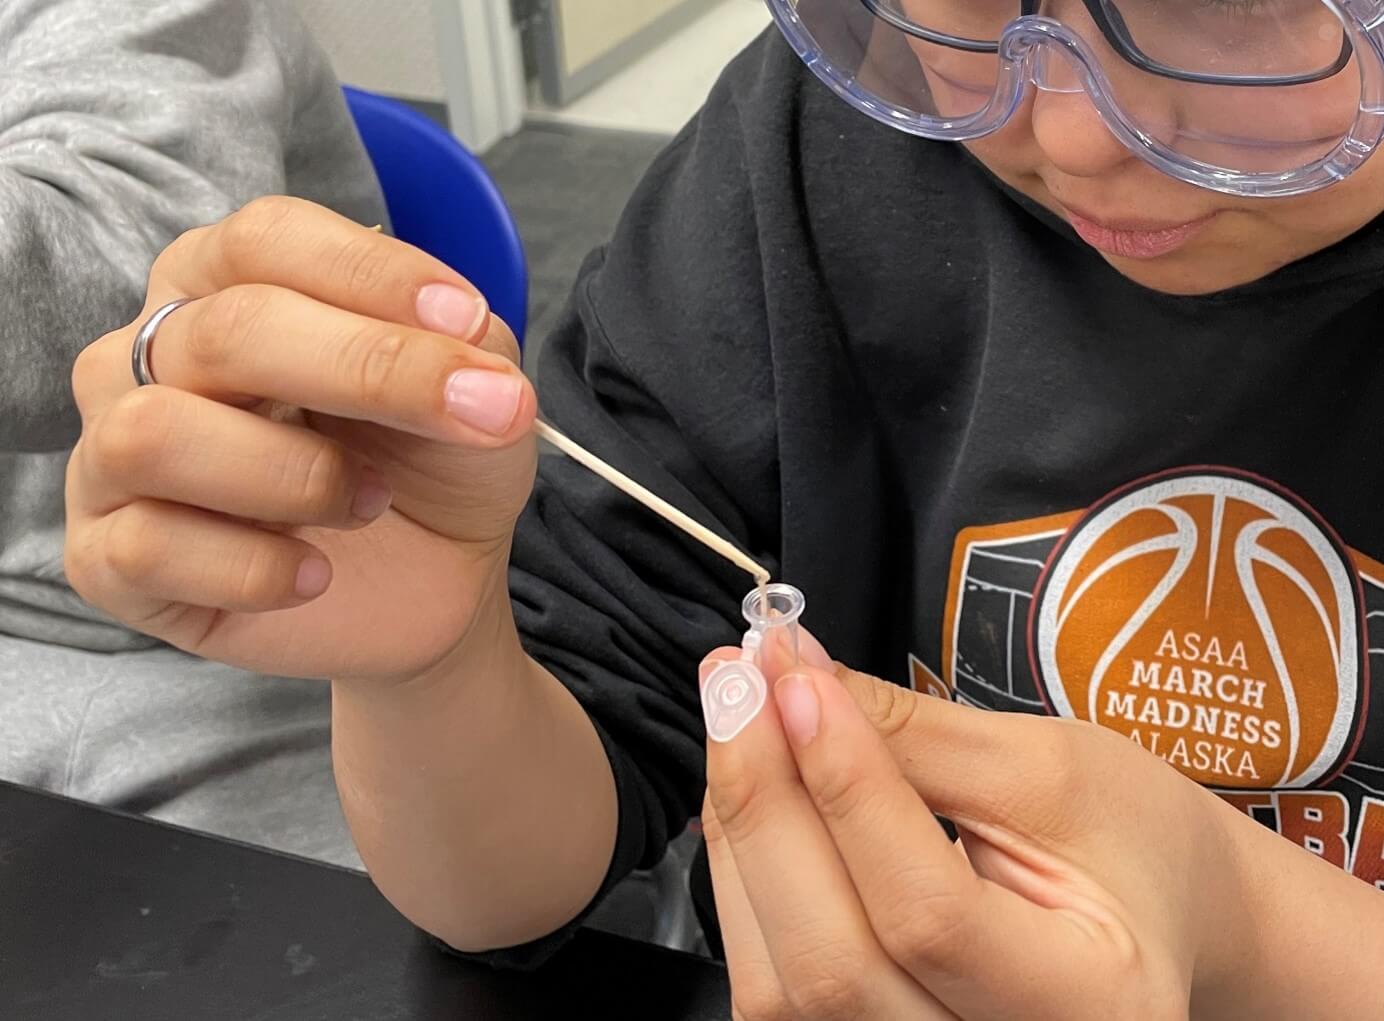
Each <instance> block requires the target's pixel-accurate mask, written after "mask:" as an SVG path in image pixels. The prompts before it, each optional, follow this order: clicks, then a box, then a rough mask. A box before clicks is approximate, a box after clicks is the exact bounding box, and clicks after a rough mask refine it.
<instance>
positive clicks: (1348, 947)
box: [1208, 806, 1384, 1021]
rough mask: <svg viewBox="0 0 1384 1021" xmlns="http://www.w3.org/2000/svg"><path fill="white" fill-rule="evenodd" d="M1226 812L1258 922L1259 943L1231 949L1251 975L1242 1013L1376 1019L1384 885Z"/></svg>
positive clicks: (1383, 963)
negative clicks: (1364, 879) (1365, 880)
mask: <svg viewBox="0 0 1384 1021" xmlns="http://www.w3.org/2000/svg"><path fill="white" fill-rule="evenodd" d="M1226 811H1227V813H1228V814H1230V815H1232V816H1233V818H1232V819H1231V820H1230V821H1229V822H1228V824H1227V825H1228V827H1229V828H1230V831H1231V833H1232V834H1233V835H1234V839H1235V841H1236V844H1237V847H1238V852H1239V860H1240V863H1241V865H1240V872H1241V875H1242V876H1243V877H1244V880H1243V894H1244V896H1245V898H1246V900H1247V901H1248V904H1249V908H1250V913H1251V917H1253V918H1254V919H1255V922H1256V926H1255V931H1254V933H1253V934H1252V939H1251V940H1249V941H1247V942H1246V944H1245V945H1244V946H1242V947H1231V948H1229V950H1230V952H1231V953H1232V954H1234V955H1235V957H1236V959H1237V963H1238V966H1239V968H1240V969H1242V971H1243V973H1244V974H1248V975H1252V976H1253V980H1252V981H1249V982H1242V983H1239V984H1238V985H1237V987H1236V992H1237V996H1236V997H1235V999H1234V1000H1233V1003H1234V1005H1235V1011H1236V1016H1242V1017H1257V1018H1266V1019H1272V1018H1283V1019H1285V1021H1287V1019H1290V1018H1291V1019H1301V1018H1323V1019H1325V1018H1342V1017H1361V1018H1363V1017H1371V1016H1374V1014H1376V1013H1377V1012H1378V1011H1379V1009H1380V1003H1381V1000H1384V992H1382V991H1381V988H1380V984H1379V983H1380V974H1381V968H1382V967H1384V891H1382V890H1379V889H1377V888H1374V887H1372V886H1370V885H1368V884H1366V883H1363V882H1361V881H1360V880H1359V879H1356V878H1355V877H1354V876H1352V875H1350V874H1349V873H1347V872H1344V871H1342V870H1341V869H1339V868H1337V867H1335V866H1334V865H1332V864H1330V863H1328V862H1326V861H1324V860H1322V859H1321V858H1319V857H1317V856H1316V855H1314V854H1311V853H1309V852H1307V851H1304V850H1303V849H1302V848H1300V847H1297V846H1296V845H1294V844H1292V843H1290V842H1289V841H1287V840H1284V839H1283V838H1282V837H1280V836H1278V835H1277V834H1276V833H1274V832H1273V831H1271V830H1269V829H1267V828H1265V827H1263V826H1260V825H1259V824H1258V823H1255V822H1252V821H1251V820H1249V819H1248V818H1246V817H1245V816H1243V815H1242V814H1241V813H1239V812H1237V811H1235V810H1233V809H1230V808H1229V807H1228V806H1227V808H1226ZM1232 967H1234V966H1233V965H1232ZM1208 1016H1222V1015H1219V1014H1216V1013H1215V1012H1214V1011H1211V1012H1208ZM1225 1016H1231V1015H1230V1014H1226V1015H1225Z"/></svg>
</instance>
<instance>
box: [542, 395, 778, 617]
mask: <svg viewBox="0 0 1384 1021" xmlns="http://www.w3.org/2000/svg"><path fill="white" fill-rule="evenodd" d="M533 431H534V432H536V433H537V434H538V435H539V436H541V437H543V439H545V440H547V441H548V442H549V443H551V444H552V445H553V446H555V447H557V449H558V450H560V451H562V452H563V453H564V454H566V455H567V456H568V457H570V458H571V459H572V460H573V461H576V462H577V463H578V464H581V465H584V466H585V467H587V468H589V469H590V470H591V471H593V472H595V473H596V474H597V475H599V476H600V477H601V478H603V479H605V480H606V481H607V482H609V483H610V484H611V485H612V486H614V487H615V488H616V489H618V490H620V491H621V492H622V493H625V494H626V495H628V496H631V497H633V498H634V499H636V500H638V501H639V502H640V503H642V504H643V505H644V506H645V507H647V508H649V510H651V511H653V512H654V513H655V514H657V515H658V516H659V517H661V518H663V519H664V520H665V521H668V522H670V523H672V524H674V525H676V526H677V527H678V528H680V529H682V530H683V531H684V532H686V533H687V534H688V535H690V536H692V538H694V539H696V540H697V541H698V542H700V543H701V544H702V545H703V546H705V547H706V548H707V549H710V550H712V551H714V552H716V553H719V554H720V555H721V556H723V557H725V558H726V559H727V560H729V561H730V562H731V563H732V564H734V565H735V566H736V567H738V568H740V569H741V570H742V571H745V572H747V573H748V574H750V575H751V576H753V578H754V580H755V582H756V583H757V584H758V585H759V586H760V587H761V590H762V588H763V586H764V585H766V584H767V583H768V581H769V577H770V575H769V572H768V571H767V570H765V568H764V566H763V565H762V564H758V563H756V562H755V561H753V560H751V559H750V558H749V557H747V556H746V555H745V554H744V553H742V552H740V550H738V549H736V548H735V547H734V546H732V545H731V544H730V543H728V542H726V540H725V539H722V538H721V537H720V536H719V535H717V534H716V533H715V532H713V531H711V530H710V529H709V528H707V527H706V526H705V525H700V524H698V523H697V522H696V521H693V520H692V519H691V518H689V517H688V516H687V515H686V514H684V513H683V512H682V511H680V510H678V509H677V508H676V507H674V506H673V505H672V504H671V503H669V502H668V501H667V500H664V499H663V498H662V497H659V496H655V495H654V494H653V493H651V492H649V491H648V490H647V489H645V488H644V487H643V486H641V485H640V484H639V483H638V482H635V481H634V479H632V478H630V477H629V476H628V475H626V474H624V472H621V471H619V470H617V469H615V468H612V467H611V466H610V465H608V464H606V463H605V462H604V461H602V460H601V459H600V458H599V457H597V456H596V455H595V454H593V453H591V451H589V450H587V449H585V448H584V447H581V446H578V445H577V444H576V443H574V442H573V441H572V440H569V439H568V438H567V437H566V436H564V435H562V433H560V432H558V431H557V430H556V429H554V428H553V427H552V426H550V425H548V423H546V422H534V424H533Z"/></svg>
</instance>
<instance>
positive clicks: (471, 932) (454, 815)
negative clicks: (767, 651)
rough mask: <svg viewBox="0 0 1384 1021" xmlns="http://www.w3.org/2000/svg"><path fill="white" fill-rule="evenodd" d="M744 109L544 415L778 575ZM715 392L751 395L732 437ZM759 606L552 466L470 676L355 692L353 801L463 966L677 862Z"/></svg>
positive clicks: (712, 133)
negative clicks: (705, 674) (750, 616)
mask: <svg viewBox="0 0 1384 1021" xmlns="http://www.w3.org/2000/svg"><path fill="white" fill-rule="evenodd" d="M733 93H734V90H733V89H729V88H728V89H722V90H721V91H720V96H719V98H713V100H712V103H711V105H710V107H709V109H708V111H707V112H706V113H704V114H703V117H702V120H701V122H700V125H699V126H695V127H694V128H693V129H691V130H690V131H689V132H688V133H687V134H685V135H684V136H683V137H682V138H681V139H680V140H678V141H677V142H675V143H674V145H673V147H672V148H671V149H670V150H669V151H668V152H667V153H666V154H665V155H664V156H663V157H662V158H661V159H660V160H659V162H658V163H657V164H656V165H655V167H654V168H653V170H652V171H651V173H650V176H649V177H648V179H647V180H646V181H645V183H644V184H643V185H642V186H641V188H640V190H639V192H638V193H637V194H636V196H635V197H634V199H633V201H632V203H631V205H630V208H629V210H628V211H627V212H626V214H625V217H624V219H623V221H622V224H621V226H620V228H619V230H618V231H617V234H616V237H615V239H614V241H613V243H612V244H611V246H610V248H609V250H608V251H607V252H605V253H602V254H598V255H597V256H594V257H593V258H592V259H591V260H589V261H588V263H587V265H586V267H585V268H584V270H583V273H582V276H581V278H580V280H579V282H578V284H577V287H576V290H575V294H574V297H573V299H572V301H571V304H570V305H569V309H568V312H567V314H566V316H565V317H564V319H563V322H562V323H561V325H560V326H559V328H558V330H557V332H556V334H555V335H554V337H553V338H552V339H550V340H549V341H548V343H547V345H546V346H545V348H544V351H543V357H542V360H541V362H540V368H539V382H538V392H539V395H540V400H541V402H542V405H543V407H544V410H545V413H546V415H547V417H548V418H549V419H550V420H551V421H553V422H554V424H555V425H557V426H558V427H559V428H561V429H562V430H564V431H565V432H567V433H569V434H570V435H571V436H572V437H573V438H574V439H575V440H577V442H579V443H582V444H583V445H585V446H588V447H589V448H591V449H593V450H595V451H596V452H597V453H598V454H600V455H601V456H603V457H605V458H606V459H607V460H609V461H610V462H611V463H613V464H614V465H615V466H616V467H618V468H620V469H621V470H624V471H626V472H628V473H629V474H631V475H633V476H634V477H636V478H638V479H639V480H640V481H641V482H643V483H645V484H647V485H649V486H650V487H651V488H653V489H654V490H655V491H656V492H658V493H659V494H660V495H662V496H664V497H665V498H667V499H669V500H671V501H672V502H674V503H675V504H677V505H678V506H680V507H682V508H684V509H686V510H687V511H688V512H689V513H690V514H692V515H693V516H694V517H696V518H697V519H698V520H700V521H702V522H704V523H706V524H708V525H710V526H711V527H713V528H716V529H717V530H718V531H720V532H721V533H722V534H725V535H728V536H730V537H732V538H734V539H735V541H737V542H738V543H739V544H741V545H742V546H745V547H746V548H748V549H749V550H751V551H752V552H754V553H755V554H757V555H760V556H763V555H764V551H765V550H766V549H768V550H774V549H777V529H778V514H779V503H778V494H777V490H776V486H775V484H774V481H773V477H774V466H775V457H774V443H775V431H774V422H773V414H774V412H773V408H774V401H773V394H772V391H771V389H770V384H769V380H770V378H771V373H770V371H769V366H768V364H767V359H768V352H767V344H765V342H764V340H763V339H762V338H764V337H765V335H766V333H765V330H764V327H763V325H762V322H760V321H758V318H757V316H758V310H760V309H761V308H762V305H763V300H762V296H761V295H760V293H759V288H760V286H761V285H760V283H759V280H760V276H759V274H758V273H757V272H755V266H756V260H757V258H758V255H757V238H756V237H755V235H754V233H753V231H754V216H753V213H752V210H751V209H750V208H749V203H750V197H749V193H748V189H747V187H746V182H745V180H744V176H743V168H741V167H740V166H738V163H739V160H738V156H737V155H736V153H735V133H736V131H737V130H738V128H737V125H736V124H735V116H736V115H735V110H734V106H733V104H732V102H731V101H730V99H729V98H728V97H729V96H730V95H732V94H733ZM697 266H701V267H715V272H714V276H715V278H716V281H717V283H716V285H715V286H708V285H707V282H706V281H705V280H701V279H697V278H696V277H695V275H692V276H690V275H689V273H688V270H687V268H688V267H697ZM708 272H711V271H710V270H709V271H708ZM713 363H714V364H713ZM720 380H735V381H736V394H735V398H734V406H735V408H736V414H735V415H727V414H725V413H724V411H725V408H726V406H727V403H728V401H727V397H726V394H725V392H724V384H722V383H720V382H719V381H720ZM749 585H750V581H749V579H748V578H747V577H746V576H744V575H743V574H740V573H739V572H738V571H736V570H735V569H734V568H731V567H728V566H726V565H724V564H722V563H721V562H720V561H719V560H718V558H716V557H715V556H714V555H712V554H710V553H708V552H707V551H705V550H703V549H702V548H701V547H699V546H697V545H696V544H694V543H691V542H690V541H688V540H686V539H685V537H683V536H681V535H680V533H677V532H675V531H674V530H672V529H670V528H669V527H668V526H667V524H666V523H664V522H663V521H661V520H659V519H657V518H655V517H653V516H652V515H650V514H648V512H647V511H645V510H644V509H642V508H640V507H638V506H637V505H635V504H633V503H632V502H631V501H629V499H628V498H627V497H625V496H624V495H623V494H620V493H618V492H616V491H615V490H613V489H611V488H610V487H609V486H608V485H607V484H606V483H604V482H602V481H601V480H599V479H597V478H596V477H595V476H593V475H591V474H590V473H589V472H587V471H586V470H585V469H583V468H581V467H579V466H576V465H574V464H572V463H570V462H567V461H565V460H563V459H560V458H557V457H544V458H542V459H541V463H540V468H539V472H538V481H537V484H536V487H535V491H534V495H533V497H532V499H531V500H530V502H529V505H528V508H527V509H526V511H525V512H524V515H523V516H522V518H521V519H520V522H519V525H518V529H517V532H516V537H515V543H514V551H513V556H512V558H511V569H510V573H509V577H508V586H507V588H506V585H505V584H504V583H503V580H502V579H500V578H496V579H495V580H494V583H493V591H494V593H495V595H494V598H493V601H492V602H490V603H488V604H487V607H486V610H485V611H484V622H483V623H478V624H477V625H476V627H475V628H474V629H473V631H472V633H471V634H470V635H469V636H468V638H467V639H466V641H465V643H464V647H463V648H462V649H461V650H458V653H457V655H456V657H454V658H453V659H451V660H449V662H448V663H447V664H446V665H445V666H444V667H443V668H441V669H439V670H437V671H435V672H434V673H433V674H431V675H430V676H429V677H428V678H427V679H425V680H424V681H423V682H422V683H414V684H410V685H408V686H406V687H405V688H402V689H398V690H383V691H382V690H378V689H373V690H368V689H365V688H362V687H357V686H354V685H345V684H342V683H340V682H338V683H337V684H336V689H335V692H336V706H337V708H336V714H335V724H336V725H335V731H334V734H335V741H336V762H337V769H338V776H339V779H340V785H341V789H342V796H343V802H344V803H345V805H346V807H347V812H348V815H349V817H350V819H351V821H352V825H353V830H354V832H355V834H356V837H357V841H358V843H359V845H360V847H361V850H362V855H363V857H364V858H365V860H366V862H367V863H368V864H369V866H370V869H371V873H372V875H373V876H374V878H375V880H376V882H377V883H378V884H379V885H380V887H381V889H382V890H383V891H384V892H385V893H386V895H387V896H389V897H390V899H391V900H392V901H393V902H394V903H395V904H396V905H398V906H399V907H400V908H401V909H402V910H403V911H404V913H405V914H407V915H408V916H409V917H410V918H412V919H413V920H414V921H415V922H417V923H419V924H420V925H421V926H422V927H423V928H425V929H428V930H429V931H431V932H433V933H434V934H436V935H438V936H440V937H441V938H442V939H444V940H445V941H446V942H448V943H450V944H452V945H453V946H455V947H457V948H459V949H462V950H467V951H474V950H481V949H487V948H495V947H511V946H515V945H517V944H521V943H524V942H525V941H528V940H532V939H535V938H536V937H542V936H544V935H546V934H549V933H552V932H553V930H555V929H558V928H559V927H561V926H563V925H564V924H565V923H568V922H569V921H570V920H571V919H573V918H574V917H576V916H578V914H579V913H580V912H581V911H582V909H583V908H585V907H586V906H587V905H588V904H590V903H591V901H592V900H593V895H595V894H597V893H598V891H599V890H603V889H608V888H609V887H610V886H611V885H613V884H614V883H615V882H618V881H619V879H621V878H623V877H624V876H625V875H626V874H627V873H629V872H630V871H631V870H632V869H634V868H637V867H649V866H651V865H653V864H654V863H655V862H657V861H658V860H659V858H661V856H662V854H663V853H664V850H665V848H666V845H667V842H668V841H669V840H670V839H671V838H673V837H675V836H677V834H678V833H679V832H680V831H681V829H682V828H683V827H684V826H685V824H686V821H687V819H688V817H689V816H690V815H691V814H692V813H693V812H695V810H696V807H697V805H698V803H699V801H700V797H701V792H702V788H703V785H704V779H703V776H704V773H703V752H702V740H703V738H702V732H701V718H700V710H699V708H698V693H697V690H696V684H695V676H696V673H695V670H696V664H697V661H698V659H699V658H700V656H701V655H702V653H704V651H705V650H706V649H708V648H711V647H714V646H717V645H721V644H725V643H726V642H727V641H733V640H735V638H736V637H737V635H738V632H739V630H740V629H741V628H742V626H743V625H742V623H741V621H740V618H739V609H738V607H739V601H740V599H741V597H742V596H743V594H744V592H745V590H746V589H747V588H748V587H749ZM510 597H512V604H511V601H510ZM511 605H512V611H511ZM516 620H517V626H516V623H515V621H516ZM526 653H527V655H526ZM530 657H532V658H530ZM539 664H541V665H539ZM529 953H530V950H529V949H525V950H524V951H523V952H522V955H523V956H527V955H528V954H529Z"/></svg>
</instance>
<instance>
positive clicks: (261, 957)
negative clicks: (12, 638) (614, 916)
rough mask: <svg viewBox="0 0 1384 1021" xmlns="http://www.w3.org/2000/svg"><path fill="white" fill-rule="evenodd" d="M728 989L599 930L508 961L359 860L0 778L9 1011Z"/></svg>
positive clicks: (462, 1014) (623, 999) (707, 997)
mask: <svg viewBox="0 0 1384 1021" xmlns="http://www.w3.org/2000/svg"><path fill="white" fill-rule="evenodd" d="M728 1004H729V995H728V992H727V987H726V978H725V972H724V970H722V969H721V968H719V967H717V966H715V965H713V964H711V963H709V962H706V961H703V960H701V959H699V958H696V957H690V956H687V955H684V954H678V953H674V952H672V951H668V950H662V949H660V948H657V947H650V946H644V945H642V944H638V943H632V942H629V941H627V940H622V939H619V938H617V937H614V936H608V935H604V934H602V933H597V932H590V931H583V932H581V933H580V934H578V936H577V937H576V938H575V939H574V940H573V941H572V942H571V943H570V944H569V945H568V946H567V947H566V948H565V949H564V950H563V951H561V952H560V953H559V954H558V955H557V956H556V957H555V958H554V959H553V960H552V961H550V962H549V963H548V964H547V965H545V966H544V967H543V968H541V969H539V970H538V971H536V972H533V973H531V974H517V973H505V972H498V971H495V970H493V969H491V968H489V967H486V966H484V965H478V964H474V963H471V962H469V961H463V960H459V959H457V958H454V957H451V956H449V955H447V954H446V953H444V952H442V951H441V950H439V949H437V948H436V947H435V946H434V945H433V944H432V943H430V942H429V941H428V940H427V939H425V938H424V937H423V936H422V935H420V934H419V933H418V932H417V931H416V930H415V929H413V928H412V927H411V926H410V925H409V924H408V923H407V922H406V921H404V919H403V918H402V917H400V916H399V915H398V914H396V913H395V911H394V909H393V908H391V907H390V906H389V904H388V903H387V902H386V901H385V900H384V898H382V897H381V896H380V895H379V894H378V893H377V892H376V891H375V889H374V887H373V886H372V885H371V884H370V881H369V880H368V879H366V878H365V877H364V876H362V875H360V874H358V873H355V872H351V871H349V870H345V869H337V868H332V867H330V866H324V865H319V864H316V863H313V862H308V861H303V860H301V859H298V858H293V857H289V856H286V855H280V854H274V853H271V852H267V851H263V850H259V849H256V848H251V847H246V846H243V845H240V844H235V843H232V842H229V841H225V840H219V839H216V838H214V837H208V836H204V835H201V834H196V833H191V832H189V831H186V830H182V829H178V828H176V827H172V826H165V825H162V824H159V823H153V822H150V821H148V820H144V819H138V818H134V817H130V816H125V815H122V814H120V813H116V812H110V811H106V810H103V809H97V808H93V807H91V806H88V805H83V804H79V803H77V802H73V801H69V800H67V799H64V798H57V797H54V796H52V795H48V794H41V793H37V792H34V791H29V790H24V789H22V788H17V787H13V786H9V785H5V784H0V1019H3V1021H67V1019H72V1021H78V1019H80V1021H107V1019H110V1021H163V1019H168V1021H223V1019H225V1021H230V1019H234V1021H317V1019H321V1021H353V1019H360V1021H385V1019H388V1021H441V1019H447V1021H454V1019H468V1021H472V1019H474V1021H490V1019H497V1021H498V1019H504V1021H528V1019H533V1018H564V1019H567V1018H571V1019H574V1021H575V1019H586V1018H610V1017H635V1018H641V1019H650V1021H710V1019H713V1018H714V1019H718V1021H719V1019H725V1018H728V1017H729V1016H730V1009H729V1006H728Z"/></svg>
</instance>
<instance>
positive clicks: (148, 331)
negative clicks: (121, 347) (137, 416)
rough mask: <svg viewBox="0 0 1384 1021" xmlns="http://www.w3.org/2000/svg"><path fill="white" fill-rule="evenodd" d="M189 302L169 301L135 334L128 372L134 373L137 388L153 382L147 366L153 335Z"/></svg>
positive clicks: (188, 299) (183, 299)
mask: <svg viewBox="0 0 1384 1021" xmlns="http://www.w3.org/2000/svg"><path fill="white" fill-rule="evenodd" d="M191 301H192V299H191V298H179V299H178V300H177V301H170V302H169V303H168V304H167V305H165V306H163V308H161V309H159V310H158V311H157V312H155V313H154V314H153V315H151V316H150V317H149V321H148V322H147V323H145V324H144V325H143V326H141V327H140V328H139V332H138V333H136V334H135V346H134V347H133V348H132V349H131V351H130V370H131V371H132V372H133V373H134V376H135V384H136V385H137V386H149V385H151V384H152V383H154V382H155V379H154V370H153V368H151V367H150V365H149V352H150V351H151V350H152V349H153V346H154V335H155V334H157V333H158V332H159V327H160V326H162V325H163V321H164V320H165V319H167V318H168V317H169V316H171V315H172V314H173V313H174V312H176V311H178V309H180V308H182V307H183V306H184V305H187V304H189V303H190V302H191Z"/></svg>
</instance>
